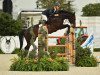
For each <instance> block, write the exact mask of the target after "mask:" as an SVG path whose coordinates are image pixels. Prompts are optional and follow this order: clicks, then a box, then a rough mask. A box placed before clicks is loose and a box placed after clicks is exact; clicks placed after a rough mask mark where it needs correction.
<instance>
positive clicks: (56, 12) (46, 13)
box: [42, 9, 58, 18]
mask: <svg viewBox="0 0 100 75" xmlns="http://www.w3.org/2000/svg"><path fill="white" fill-rule="evenodd" d="M42 14H43V15H46V16H47V18H49V17H50V16H53V15H54V14H58V11H55V10H54V9H47V10H45V11H43V12H42Z"/></svg>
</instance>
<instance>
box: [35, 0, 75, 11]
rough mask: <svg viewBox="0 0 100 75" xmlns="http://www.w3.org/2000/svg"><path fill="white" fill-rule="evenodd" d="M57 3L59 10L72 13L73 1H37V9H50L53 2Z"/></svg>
mask: <svg viewBox="0 0 100 75" xmlns="http://www.w3.org/2000/svg"><path fill="white" fill-rule="evenodd" d="M57 1H58V2H59V3H60V4H61V5H60V6H61V8H62V9H63V10H67V11H74V8H73V5H72V2H73V1H66V0H37V2H36V4H37V8H52V6H53V4H54V3H55V2H57Z"/></svg>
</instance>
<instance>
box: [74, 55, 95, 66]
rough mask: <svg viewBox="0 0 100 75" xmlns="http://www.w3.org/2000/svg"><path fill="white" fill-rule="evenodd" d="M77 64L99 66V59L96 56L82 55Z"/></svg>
mask: <svg viewBox="0 0 100 75" xmlns="http://www.w3.org/2000/svg"><path fill="white" fill-rule="evenodd" d="M76 65H77V66H81V67H96V66H97V61H96V58H94V57H93V56H90V57H87V56H86V57H82V58H81V59H80V60H79V61H77V62H76Z"/></svg>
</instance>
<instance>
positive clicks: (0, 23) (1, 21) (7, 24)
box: [0, 12, 23, 36]
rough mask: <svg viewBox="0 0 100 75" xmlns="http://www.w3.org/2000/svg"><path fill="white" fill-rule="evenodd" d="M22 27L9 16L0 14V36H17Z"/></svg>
mask: <svg viewBox="0 0 100 75" xmlns="http://www.w3.org/2000/svg"><path fill="white" fill-rule="evenodd" d="M22 25H23V24H22V21H21V20H13V19H12V16H11V15H10V14H7V13H3V12H0V36H13V35H18V32H19V31H20V30H21V28H22Z"/></svg>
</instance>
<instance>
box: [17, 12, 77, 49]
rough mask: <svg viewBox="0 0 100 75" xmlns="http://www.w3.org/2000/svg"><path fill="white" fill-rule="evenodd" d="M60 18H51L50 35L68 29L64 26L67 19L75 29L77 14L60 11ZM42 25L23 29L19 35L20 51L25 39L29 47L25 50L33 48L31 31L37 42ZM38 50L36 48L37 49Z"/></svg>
mask: <svg viewBox="0 0 100 75" xmlns="http://www.w3.org/2000/svg"><path fill="white" fill-rule="evenodd" d="M58 14H59V16H54V15H53V16H50V17H49V19H48V21H47V23H46V27H47V28H48V33H49V34H51V33H53V32H56V31H57V30H60V29H64V28H66V27H68V26H67V25H63V21H64V20H65V19H68V20H69V22H70V24H71V25H72V27H75V13H73V12H68V11H63V10H60V11H59V13H58ZM39 25H40V24H36V25H34V26H31V27H30V28H28V29H23V30H22V31H21V32H20V33H19V41H20V50H21V49H22V46H23V37H25V39H26V42H27V45H26V47H25V50H29V48H30V46H31V38H32V35H31V34H30V30H32V32H33V33H34V35H35V36H34V37H33V38H32V39H33V40H34V41H33V43H34V42H35V40H36V38H37V37H38V29H39ZM35 48H36V47H35Z"/></svg>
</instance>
